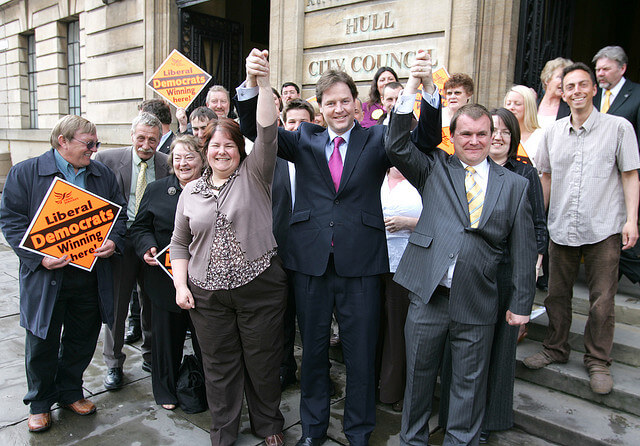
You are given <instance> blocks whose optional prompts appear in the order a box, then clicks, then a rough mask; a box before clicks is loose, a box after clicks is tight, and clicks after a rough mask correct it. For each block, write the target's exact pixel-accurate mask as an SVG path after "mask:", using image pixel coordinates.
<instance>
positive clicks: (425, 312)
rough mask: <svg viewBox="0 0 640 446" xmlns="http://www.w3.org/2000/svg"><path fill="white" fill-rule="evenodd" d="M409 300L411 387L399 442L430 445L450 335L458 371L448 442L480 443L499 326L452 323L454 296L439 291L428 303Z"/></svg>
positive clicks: (453, 379) (407, 329)
mask: <svg viewBox="0 0 640 446" xmlns="http://www.w3.org/2000/svg"><path fill="white" fill-rule="evenodd" d="M409 298H410V299H411V304H410V305H409V313H408V314H407V322H406V324H405V329H404V335H405V340H406V348H407V386H406V388H405V392H404V408H403V411H402V429H401V431H400V444H402V445H425V444H427V442H428V440H429V418H430V417H431V412H432V407H433V393H434V389H435V384H436V378H437V376H438V368H439V367H440V363H441V360H442V353H443V349H444V345H445V341H446V339H447V334H448V335H449V337H450V344H451V357H452V365H453V370H452V376H451V390H450V393H449V413H448V423H447V430H446V434H445V437H444V442H443V445H462V444H465V445H466V444H470V445H476V444H478V443H479V438H480V427H481V424H482V417H483V415H484V410H485V402H486V390H487V389H486V388H487V368H488V363H489V356H490V354H491V342H492V338H493V330H494V324H491V325H469V324H462V323H459V322H455V321H452V320H451V318H450V316H449V299H448V298H447V297H446V296H443V295H440V294H438V292H437V291H436V293H434V294H433V296H432V297H431V300H430V301H429V303H428V304H424V303H423V302H422V300H421V299H420V298H419V297H418V296H416V295H415V294H413V293H410V294H409Z"/></svg>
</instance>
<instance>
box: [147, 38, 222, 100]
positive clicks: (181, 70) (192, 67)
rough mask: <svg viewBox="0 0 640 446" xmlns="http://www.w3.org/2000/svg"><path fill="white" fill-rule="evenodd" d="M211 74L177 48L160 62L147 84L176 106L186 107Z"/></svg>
mask: <svg viewBox="0 0 640 446" xmlns="http://www.w3.org/2000/svg"><path fill="white" fill-rule="evenodd" d="M209 79H211V76H210V75H209V74H208V73H207V72H205V71H204V70H203V69H201V68H200V67H199V66H197V65H196V64H194V63H193V62H191V61H190V60H189V59H188V58H187V57H186V56H184V55H183V54H182V53H180V52H179V51H178V50H173V51H171V54H169V56H168V57H167V58H166V59H165V60H164V62H162V64H161V65H160V67H159V68H158V69H157V70H156V72H155V73H153V76H151V79H149V82H147V85H148V86H149V87H151V88H152V89H153V90H154V91H155V92H156V93H158V94H159V95H160V96H162V97H164V98H165V99H167V100H168V101H169V102H171V103H172V104H173V105H175V106H176V107H178V108H180V107H181V108H187V107H188V106H189V105H190V104H191V102H192V101H193V100H194V99H195V98H196V96H198V94H200V92H201V91H202V89H203V88H204V86H205V85H206V84H207V82H209Z"/></svg>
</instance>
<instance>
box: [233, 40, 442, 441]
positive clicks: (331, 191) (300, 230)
mask: <svg viewBox="0 0 640 446" xmlns="http://www.w3.org/2000/svg"><path fill="white" fill-rule="evenodd" d="M254 51H257V50H254ZM260 63H261V58H259V57H254V53H252V54H251V55H250V56H249V57H248V58H247V65H248V66H249V65H251V66H252V67H253V68H255V69H260V67H259V65H260ZM249 82H250V80H249V79H248V82H247V83H246V85H245V87H254V85H250V84H249ZM431 87H433V85H432V84H431ZM237 91H238V99H239V102H238V111H239V114H240V125H241V128H242V129H243V133H244V134H245V135H247V136H248V137H251V136H253V135H255V127H254V126H255V104H256V101H255V95H256V94H257V92H256V89H253V88H239V89H238V90H237ZM433 91H434V89H433V88H432V89H431V92H433ZM357 95H358V91H357V88H356V85H355V83H354V81H353V79H351V77H350V76H349V75H348V74H346V73H344V72H341V71H335V70H330V71H327V72H325V73H324V74H323V75H322V76H321V77H320V79H319V80H318V82H317V84H316V97H317V98H318V103H319V105H320V111H321V112H322V114H323V115H324V118H325V121H326V123H327V126H328V128H327V129H325V128H323V127H321V126H318V125H315V124H311V123H306V122H303V123H302V124H300V127H299V128H298V130H297V131H295V132H290V131H287V130H285V129H282V128H279V129H278V145H279V153H278V154H279V156H281V157H282V158H284V159H286V160H288V161H291V162H293V163H294V164H295V167H296V178H297V179H296V192H295V205H294V209H293V213H292V215H291V218H290V219H289V236H288V241H287V243H288V255H287V257H286V258H285V259H284V264H285V267H286V268H288V269H290V270H293V271H294V272H295V273H294V279H293V286H294V288H295V298H296V309H297V315H298V325H299V327H300V333H301V336H302V344H303V353H302V367H301V401H300V416H301V419H302V438H301V439H300V441H299V442H298V445H314V446H316V445H320V444H322V443H324V441H325V440H326V438H327V437H326V435H327V428H328V426H329V405H330V384H329V359H328V349H329V335H330V327H331V316H332V313H333V310H334V308H335V311H336V315H337V320H338V324H339V326H340V338H341V341H342V348H343V355H344V362H345V366H346V369H347V394H346V399H345V409H344V432H345V435H346V437H347V439H348V440H349V442H350V443H351V444H352V445H366V444H368V441H369V436H370V435H371V432H372V431H373V428H374V426H375V388H376V383H375V376H374V375H375V348H376V340H377V335H378V324H379V310H380V308H379V307H380V277H379V275H380V274H381V273H383V272H387V271H388V270H389V264H388V257H387V249H386V239H385V232H384V221H383V218H382V206H381V204H380V187H381V185H382V180H383V178H384V175H385V172H386V170H387V169H388V168H389V167H390V166H391V163H390V162H389V159H388V158H387V155H386V153H385V151H384V144H383V135H384V129H385V128H384V127H383V126H374V127H372V128H370V129H364V128H362V127H361V126H360V125H359V124H358V123H356V122H354V113H355V99H356V97H357ZM429 99H431V100H432V101H434V102H435V104H436V107H433V106H430V105H428V104H426V103H425V104H424V107H423V112H422V113H424V122H423V126H424V128H423V134H424V135H426V136H427V137H430V140H429V143H430V145H434V146H435V145H437V144H438V143H439V142H440V136H441V131H440V122H439V112H438V104H439V96H438V95H437V94H435V95H434V96H433V97H431V96H429Z"/></svg>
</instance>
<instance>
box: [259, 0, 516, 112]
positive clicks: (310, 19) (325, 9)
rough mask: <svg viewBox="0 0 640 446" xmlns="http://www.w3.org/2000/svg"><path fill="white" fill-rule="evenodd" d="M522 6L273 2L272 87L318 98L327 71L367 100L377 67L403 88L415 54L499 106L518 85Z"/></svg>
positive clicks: (463, 0) (478, 0)
mask: <svg viewBox="0 0 640 446" xmlns="http://www.w3.org/2000/svg"><path fill="white" fill-rule="evenodd" d="M518 5H519V2H514V1H512V0H495V1H491V2H487V1H483V0H445V1H436V0H388V1H367V0H304V1H300V0H273V1H272V2H271V35H270V49H271V64H272V78H271V81H272V83H273V84H274V85H281V84H282V83H283V82H286V81H293V82H296V83H298V84H300V85H302V87H303V97H305V98H306V97H310V96H313V95H314V85H315V82H316V81H317V79H318V78H319V77H320V75H321V74H322V72H323V71H324V70H326V69H329V68H340V69H343V70H345V71H347V72H348V73H349V74H350V75H351V76H352V77H353V78H354V80H355V81H356V83H357V84H358V89H359V93H360V97H361V98H362V99H363V100H366V98H367V97H368V91H369V84H370V81H371V79H372V78H373V75H374V74H375V72H376V70H377V69H378V68H379V67H380V66H385V65H386V66H391V67H392V68H394V69H395V70H396V72H397V73H398V75H399V76H400V78H401V80H406V78H407V77H408V75H409V67H410V64H411V62H412V60H413V59H412V57H413V56H414V55H415V52H416V51H417V50H418V49H425V50H428V51H430V52H431V56H432V60H433V61H434V64H435V67H434V68H435V69H438V68H440V67H445V68H446V69H447V71H449V73H454V72H464V73H467V74H469V75H471V77H473V78H474V80H475V81H476V84H477V85H478V88H477V91H478V93H477V95H476V100H477V101H478V102H481V103H483V104H486V105H488V106H491V107H493V106H495V105H497V104H498V103H499V102H501V100H502V96H503V95H504V92H505V91H506V90H507V87H508V86H509V85H510V84H511V83H512V82H513V70H514V66H515V57H513V56H514V55H515V46H516V41H517V39H516V35H517V34H516V31H517V17H518Z"/></svg>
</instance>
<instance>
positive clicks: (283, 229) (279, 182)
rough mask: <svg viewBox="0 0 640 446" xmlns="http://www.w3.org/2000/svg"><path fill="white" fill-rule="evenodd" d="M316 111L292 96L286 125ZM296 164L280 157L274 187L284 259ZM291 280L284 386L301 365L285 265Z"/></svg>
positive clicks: (276, 226) (275, 215) (286, 110)
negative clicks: (295, 345) (295, 347)
mask: <svg viewBox="0 0 640 446" xmlns="http://www.w3.org/2000/svg"><path fill="white" fill-rule="evenodd" d="M314 114H315V113H314V111H313V107H312V106H311V104H309V103H308V102H307V101H303V100H302V99H292V100H291V101H289V103H288V104H287V105H286V107H285V108H284V112H283V115H282V117H283V120H284V128H285V130H289V131H292V132H293V131H296V130H298V127H300V124H301V123H303V122H313V117H314ZM295 181H296V168H295V165H294V164H293V163H291V162H288V161H286V160H284V159H282V158H277V159H276V168H275V171H274V173H273V186H272V189H271V197H272V202H273V203H272V210H273V235H274V236H275V238H276V242H277V243H278V255H279V256H280V257H281V258H282V259H284V258H286V256H287V254H288V250H289V246H288V243H287V238H288V234H289V219H290V218H291V212H292V211H293V203H294V201H295V195H294V194H295ZM285 271H286V272H287V279H288V282H289V293H288V295H287V309H286V311H285V313H284V357H283V358H282V364H281V365H280V386H281V388H282V390H284V389H285V388H286V387H287V386H288V385H290V384H293V383H295V382H296V370H297V369H298V365H297V364H296V359H295V357H294V353H293V350H294V344H295V339H296V300H295V294H294V288H293V271H291V270H289V269H285Z"/></svg>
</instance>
